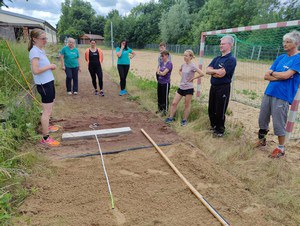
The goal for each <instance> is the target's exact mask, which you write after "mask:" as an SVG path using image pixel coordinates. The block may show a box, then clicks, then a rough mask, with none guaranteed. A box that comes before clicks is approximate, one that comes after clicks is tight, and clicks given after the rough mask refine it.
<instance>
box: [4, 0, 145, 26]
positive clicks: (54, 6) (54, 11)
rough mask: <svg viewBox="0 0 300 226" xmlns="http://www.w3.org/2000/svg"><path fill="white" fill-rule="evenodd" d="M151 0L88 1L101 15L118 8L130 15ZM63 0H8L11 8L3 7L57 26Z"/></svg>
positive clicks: (121, 12) (121, 13)
mask: <svg viewBox="0 0 300 226" xmlns="http://www.w3.org/2000/svg"><path fill="white" fill-rule="evenodd" d="M149 1H150V0H90V1H87V2H90V3H91V5H92V7H93V8H94V9H95V11H96V12H97V14H99V15H102V16H106V15H107V14H108V13H109V12H110V11H112V10H114V9H116V10H118V11H119V13H120V15H123V16H124V15H128V13H129V12H130V10H131V9H132V8H133V7H135V6H137V5H138V4H140V3H146V2H149ZM62 2H63V0H52V1H50V0H39V1H33V0H29V1H25V0H13V1H12V2H9V1H6V2H5V3H6V4H7V5H8V6H9V8H6V7H2V9H3V10H7V11H10V12H14V13H19V14H23V15H26V16H31V17H34V18H37V19H41V20H46V21H47V22H48V23H50V24H51V25H52V26H53V27H55V26H56V24H57V22H58V20H59V17H60V14H61V13H60V12H61V3H62Z"/></svg>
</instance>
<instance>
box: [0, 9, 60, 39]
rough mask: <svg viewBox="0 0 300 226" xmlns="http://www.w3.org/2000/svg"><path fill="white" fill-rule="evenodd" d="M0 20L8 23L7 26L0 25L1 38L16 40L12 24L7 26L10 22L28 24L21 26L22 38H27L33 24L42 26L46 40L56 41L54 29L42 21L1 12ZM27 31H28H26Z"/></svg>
mask: <svg viewBox="0 0 300 226" xmlns="http://www.w3.org/2000/svg"><path fill="white" fill-rule="evenodd" d="M0 15H1V22H4V23H8V25H7V26H0V37H2V38H8V39H10V40H16V37H15V34H14V28H13V25H12V26H9V23H12V24H18V23H19V24H30V25H31V27H30V28H28V27H23V35H24V37H23V38H24V39H27V38H28V36H29V33H30V32H31V30H32V29H33V28H32V27H34V25H37V27H42V28H43V29H44V30H45V32H46V37H47V38H48V40H47V42H49V43H55V44H56V43H57V34H56V31H55V30H53V29H52V28H51V27H49V26H47V24H44V23H42V22H37V21H34V20H29V19H26V18H20V17H16V16H12V15H7V14H1V13H0ZM27 32H29V33H27Z"/></svg>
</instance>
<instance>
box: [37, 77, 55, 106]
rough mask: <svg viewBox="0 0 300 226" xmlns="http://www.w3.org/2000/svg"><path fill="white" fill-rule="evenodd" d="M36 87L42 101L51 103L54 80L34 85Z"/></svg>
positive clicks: (53, 93)
mask: <svg viewBox="0 0 300 226" xmlns="http://www.w3.org/2000/svg"><path fill="white" fill-rule="evenodd" d="M36 88H37V91H38V92H39V94H40V95H41V97H42V103H44V104H49V103H53V101H54V99H55V87H54V81H51V82H48V83H45V84H42V85H36Z"/></svg>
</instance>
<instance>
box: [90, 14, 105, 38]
mask: <svg viewBox="0 0 300 226" xmlns="http://www.w3.org/2000/svg"><path fill="white" fill-rule="evenodd" d="M105 22H106V20H105V17H104V16H97V17H95V19H94V20H93V22H92V25H91V33H92V34H97V35H102V36H104V27H105Z"/></svg>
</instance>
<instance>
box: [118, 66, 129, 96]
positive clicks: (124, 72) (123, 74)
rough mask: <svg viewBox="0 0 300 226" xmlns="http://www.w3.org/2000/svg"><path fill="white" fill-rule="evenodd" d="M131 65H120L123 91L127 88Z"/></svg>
mask: <svg viewBox="0 0 300 226" xmlns="http://www.w3.org/2000/svg"><path fill="white" fill-rule="evenodd" d="M129 68H130V65H129V64H128V65H124V64H118V71H119V76H120V87H121V90H123V89H125V87H126V78H127V74H128V71H129Z"/></svg>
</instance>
